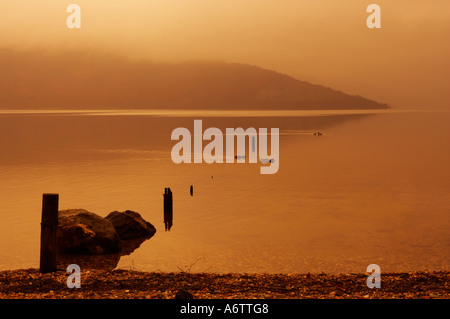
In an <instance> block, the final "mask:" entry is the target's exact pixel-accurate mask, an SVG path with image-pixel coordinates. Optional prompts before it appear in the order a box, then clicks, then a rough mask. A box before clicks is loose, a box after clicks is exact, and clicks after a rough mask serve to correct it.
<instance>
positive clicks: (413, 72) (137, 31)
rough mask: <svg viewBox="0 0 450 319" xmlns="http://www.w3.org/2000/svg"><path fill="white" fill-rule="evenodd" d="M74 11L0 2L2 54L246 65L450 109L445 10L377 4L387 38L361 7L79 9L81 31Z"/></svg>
mask: <svg viewBox="0 0 450 319" xmlns="http://www.w3.org/2000/svg"><path fill="white" fill-rule="evenodd" d="M70 3H71V2H67V1H66V2H61V3H58V4H55V2H54V1H49V0H42V1H39V2H35V1H29V0H28V1H27V0H23V1H14V2H3V3H1V4H0V28H1V30H2V31H3V32H2V33H1V34H0V48H7V49H15V50H19V51H28V50H42V51H47V52H51V53H61V52H72V51H75V52H76V51H77V50H80V51H83V52H94V53H96V54H100V55H105V56H106V55H110V54H112V55H118V56H124V57H127V58H130V59H138V60H149V61H155V62H171V63H180V62H185V61H223V62H228V63H242V64H250V65H256V66H259V67H261V68H264V69H269V70H274V71H276V72H280V73H283V74H287V75H289V76H292V77H294V78H296V79H298V80H302V81H307V82H310V83H313V84H318V85H322V86H325V87H331V88H333V89H335V90H339V91H342V92H345V93H347V94H351V95H360V96H363V97H366V98H368V99H372V100H375V101H377V102H381V103H387V104H389V105H391V106H392V107H394V108H421V109H447V110H448V109H449V108H450V93H449V90H448V87H449V85H450V72H449V71H450V61H449V59H448V56H450V44H449V43H448V41H446V39H448V38H449V35H450V3H449V2H447V1H441V0H435V1H428V2H426V5H425V4H424V2H423V1H418V0H414V1H396V2H395V3H392V1H386V0H380V1H377V4H379V5H380V7H381V21H382V28H381V29H368V28H367V26H366V23H365V21H366V19H367V17H368V15H369V13H366V7H367V6H368V5H369V4H370V2H361V1H356V0H347V1H340V2H338V3H337V2H336V1H331V0H328V1H320V2H317V1H288V0H281V1H276V2H275V1H269V0H266V1H256V0H249V1H246V2H242V1H205V0H194V1H189V2H188V3H185V2H179V1H175V2H167V1H149V2H142V1H138V0H132V1H127V3H126V4H124V3H123V2H119V1H107V2H106V1H95V2H92V1H86V0H79V1H76V2H75V3H77V4H79V5H80V7H81V21H82V27H81V29H68V28H67V26H66V23H65V21H66V19H67V17H68V15H69V14H68V13H66V7H67V5H68V4H70Z"/></svg>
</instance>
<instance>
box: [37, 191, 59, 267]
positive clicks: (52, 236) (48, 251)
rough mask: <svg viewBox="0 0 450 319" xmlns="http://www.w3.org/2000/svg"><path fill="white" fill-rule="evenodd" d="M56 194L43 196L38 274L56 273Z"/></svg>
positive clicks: (57, 203) (57, 196)
mask: <svg viewBox="0 0 450 319" xmlns="http://www.w3.org/2000/svg"><path fill="white" fill-rule="evenodd" d="M58 205H59V195H58V194H43V196H42V219H41V260H40V270H39V271H40V272H41V273H48V272H53V271H56V229H57V227H58Z"/></svg>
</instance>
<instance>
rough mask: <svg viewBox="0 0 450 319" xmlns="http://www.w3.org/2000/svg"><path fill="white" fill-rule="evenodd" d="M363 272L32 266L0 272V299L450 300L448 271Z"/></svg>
mask: <svg viewBox="0 0 450 319" xmlns="http://www.w3.org/2000/svg"><path fill="white" fill-rule="evenodd" d="M367 277H368V274H341V275H331V274H323V273H322V274H309V273H308V274H245V273H232V274H211V273H187V272H179V273H159V272H140V271H133V270H113V271H106V270H86V271H82V272H81V288H72V289H69V288H68V287H67V278H68V274H67V273H66V272H65V271H63V270H59V271H57V272H54V273H48V274H41V273H39V270H38V269H19V270H7V271H0V299H66V298H67V299H142V298H145V299H174V298H175V297H176V294H177V292H179V291H187V292H189V293H190V294H192V296H193V297H194V298H195V299H254V298H256V299H392V298H394V299H450V281H449V279H450V271H434V272H409V273H382V274H381V288H380V289H369V288H368V287H367V285H366V280H367Z"/></svg>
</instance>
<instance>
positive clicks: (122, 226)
mask: <svg viewBox="0 0 450 319" xmlns="http://www.w3.org/2000/svg"><path fill="white" fill-rule="evenodd" d="M105 219H107V220H108V221H110V222H111V223H112V224H113V225H114V227H115V228H116V231H117V233H118V234H119V237H120V239H121V240H130V239H139V238H150V237H152V236H153V235H154V234H155V232H156V228H155V227H154V226H153V225H152V224H150V223H149V222H147V221H145V220H144V219H143V218H142V216H141V215H140V214H139V213H136V212H133V211H131V210H127V211H124V212H118V211H114V212H111V213H110V214H109V215H108V216H106V217H105Z"/></svg>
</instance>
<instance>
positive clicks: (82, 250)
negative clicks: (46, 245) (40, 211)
mask: <svg viewBox="0 0 450 319" xmlns="http://www.w3.org/2000/svg"><path fill="white" fill-rule="evenodd" d="M58 222H59V225H58V229H57V245H58V251H59V252H61V253H68V254H97V255H101V254H110V253H117V252H119V251H120V250H121V242H120V238H119V235H118V233H117V231H116V229H115V228H114V225H113V224H112V223H111V222H110V221H109V220H107V219H105V218H103V217H101V216H99V215H97V214H94V213H91V212H88V211H86V210H84V209H69V210H63V211H60V212H59V214H58Z"/></svg>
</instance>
